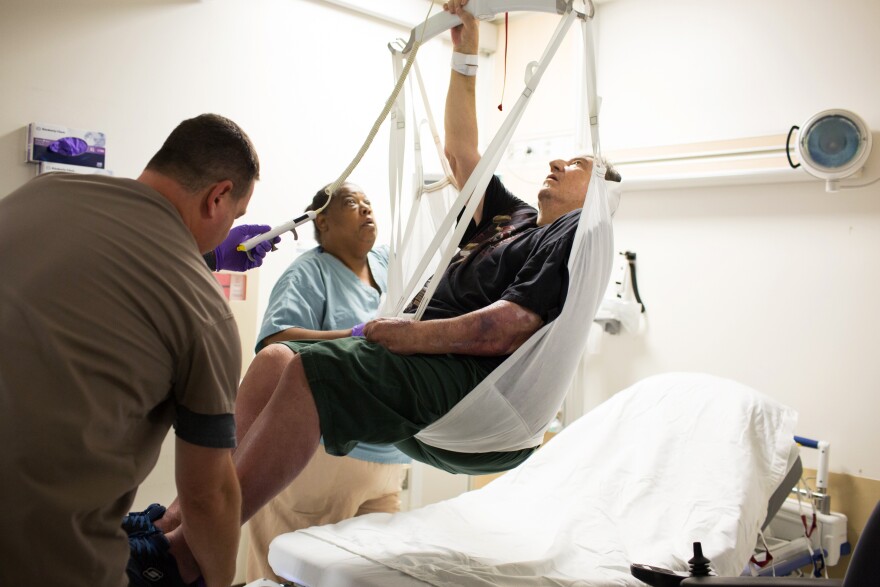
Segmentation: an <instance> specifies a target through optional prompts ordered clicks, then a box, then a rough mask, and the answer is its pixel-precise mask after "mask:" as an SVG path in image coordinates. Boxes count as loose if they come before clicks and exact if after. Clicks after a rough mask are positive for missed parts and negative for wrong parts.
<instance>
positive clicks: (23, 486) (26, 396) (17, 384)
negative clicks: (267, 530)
mask: <svg viewBox="0 0 880 587" xmlns="http://www.w3.org/2000/svg"><path fill="white" fill-rule="evenodd" d="M240 363H241V351H240V342H239V337H238V331H237V328H236V325H235V322H234V320H233V317H232V313H231V311H230V309H229V305H228V304H227V303H226V301H225V300H224V299H223V296H222V294H221V293H220V289H219V287H218V285H217V283H216V281H215V280H214V278H213V276H212V275H211V272H210V271H209V270H208V268H207V267H206V265H205V263H204V260H203V259H202V256H201V254H200V253H199V251H198V250H197V246H196V242H195V239H194V238H193V236H192V234H191V233H190V232H189V230H188V229H187V228H186V226H185V225H184V224H183V222H182V220H181V218H180V215H179V214H178V212H177V210H176V209H175V208H174V207H173V206H172V205H171V203H170V202H169V201H168V200H166V199H165V198H164V197H162V196H161V195H160V194H159V193H157V192H155V191H154V190H152V189H151V188H149V187H147V186H145V185H143V184H141V183H139V182H137V181H134V180H130V179H119V178H112V177H104V176H93V175H72V174H48V175H44V176H40V177H37V178H36V179H34V180H32V181H30V182H29V183H27V184H26V185H25V186H23V187H22V188H20V189H18V190H16V191H15V192H13V193H12V194H10V195H9V196H7V197H6V198H3V199H2V200H0V585H4V586H5V585H25V584H45V585H66V586H80V585H82V586H83V587H85V586H88V587H104V586H106V587H121V586H123V585H127V584H128V582H127V580H126V578H125V564H126V561H127V559H128V543H127V540H126V538H125V535H124V532H123V531H122V530H121V528H120V523H121V520H122V516H123V515H124V514H125V513H127V512H128V510H129V509H130V507H131V504H132V500H133V498H134V494H135V490H136V489H137V487H138V485H139V484H140V483H141V482H142V481H143V480H144V478H145V477H146V476H147V474H148V473H149V472H150V470H151V469H152V468H153V466H154V465H155V463H156V459H157V458H158V456H159V449H160V445H161V443H162V440H163V439H164V437H165V436H166V434H167V432H168V428H169V426H170V425H171V424H172V422H173V423H174V425H175V429H176V433H177V435H178V437H180V438H182V439H183V440H186V441H188V442H191V443H193V444H199V445H203V446H209V447H218V448H221V447H232V446H234V442H235V424H234V420H233V416H232V412H233V406H234V398H235V393H236V389H237V384H238V378H239V375H240V370H241V364H240Z"/></svg>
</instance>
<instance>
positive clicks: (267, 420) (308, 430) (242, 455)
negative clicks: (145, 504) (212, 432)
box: [166, 345, 320, 582]
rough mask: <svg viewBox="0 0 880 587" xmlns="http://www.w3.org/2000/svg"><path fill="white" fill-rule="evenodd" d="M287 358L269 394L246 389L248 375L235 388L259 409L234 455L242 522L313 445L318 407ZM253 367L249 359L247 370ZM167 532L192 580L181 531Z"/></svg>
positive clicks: (297, 366) (297, 365)
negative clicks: (240, 384)
mask: <svg viewBox="0 0 880 587" xmlns="http://www.w3.org/2000/svg"><path fill="white" fill-rule="evenodd" d="M273 346H280V345H273ZM284 348H286V347H284ZM291 357H292V358H289V360H288V364H287V366H286V367H285V368H284V370H283V371H282V372H281V375H280V377H279V378H278V380H277V385H276V386H275V388H274V389H273V390H271V392H270V393H266V392H265V389H262V388H254V389H253V390H251V389H245V383H246V382H247V379H248V378H247V377H246V378H245V381H243V382H242V388H241V389H240V391H239V393H240V394H241V393H247V394H250V393H251V392H252V391H253V392H254V394H253V395H250V397H251V398H253V399H254V406H246V407H245V406H243V407H244V409H245V410H246V411H247V410H251V409H252V408H254V409H255V410H256V412H258V413H259V415H257V416H255V417H252V419H251V421H250V424H249V425H248V426H247V428H246V430H245V431H244V433H243V436H242V437H241V441H240V442H239V445H238V448H237V449H236V451H235V454H234V456H233V460H234V461H235V468H236V473H237V474H238V480H239V483H240V484H241V500H242V506H241V509H242V511H241V522H242V523H244V522H246V521H247V520H249V519H250V518H251V516H253V515H254V514H255V513H256V512H257V510H259V509H260V508H261V507H262V506H263V505H264V504H265V503H267V502H268V501H269V500H270V499H271V498H273V497H274V496H275V495H277V494H278V493H279V492H280V491H281V490H282V489H284V488H285V487H287V485H288V484H290V482H291V481H293V480H294V479H295V478H296V477H297V475H299V474H300V472H302V470H303V468H304V467H305V466H306V464H307V463H308V462H309V460H310V459H311V458H312V456H313V455H314V453H315V450H317V448H318V441H319V439H320V427H319V424H318V410H317V407H316V406H315V401H314V399H313V398H312V392H311V388H310V386H309V382H308V380H307V379H306V376H305V371H304V370H303V366H302V361H301V360H300V358H299V356H298V355H293V353H291ZM254 363H255V364H256V359H255V360H254ZM257 367H259V365H257ZM253 370H254V365H253V364H252V365H251V369H249V370H248V374H250V372H251V371H253ZM258 377H259V375H254V377H253V378H252V380H254V381H257V378H258ZM264 399H265V402H264V403H263V400H264ZM242 402H244V403H247V399H246V397H244V396H243V397H242ZM238 405H239V404H238V403H237V404H236V409H238ZM259 405H262V406H263V407H262V409H256V406H259ZM245 417H247V416H245ZM166 537H167V538H168V540H169V542H170V543H171V548H170V552H171V554H172V555H173V556H174V558H175V559H176V560H177V564H178V568H179V570H180V574H181V577H182V578H183V580H184V581H187V582H192V581H194V580H195V579H196V578H198V575H199V570H198V567H197V565H196V563H195V560H194V559H193V557H192V553H191V552H190V550H189V546H188V545H187V544H186V539H185V538H184V536H183V532H182V530H181V529H180V528H177V529H175V530H173V531H171V532H169V533H167V534H166Z"/></svg>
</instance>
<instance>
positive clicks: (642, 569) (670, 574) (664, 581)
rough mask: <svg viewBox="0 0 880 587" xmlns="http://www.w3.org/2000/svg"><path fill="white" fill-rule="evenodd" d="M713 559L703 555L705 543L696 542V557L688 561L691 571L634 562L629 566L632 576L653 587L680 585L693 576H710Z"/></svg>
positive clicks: (676, 586)
mask: <svg viewBox="0 0 880 587" xmlns="http://www.w3.org/2000/svg"><path fill="white" fill-rule="evenodd" d="M710 562H711V561H710V560H709V559H707V558H706V557H705V556H703V545H702V544H701V543H699V542H694V557H693V558H692V559H691V560H689V561H688V567H690V572H689V573H683V572H678V571H670V570H669V569H663V568H660V567H652V566H651V565H643V564H639V563H633V564H631V565H630V566H629V572H630V573H632V576H633V577H635V578H636V579H638V580H639V581H642V582H644V583H647V584H648V585H651V586H652V587H678V586H679V585H681V582H682V581H684V580H685V579H689V578H691V577H708V576H710V575H711V573H712V571H711V569H710V568H709V563H710Z"/></svg>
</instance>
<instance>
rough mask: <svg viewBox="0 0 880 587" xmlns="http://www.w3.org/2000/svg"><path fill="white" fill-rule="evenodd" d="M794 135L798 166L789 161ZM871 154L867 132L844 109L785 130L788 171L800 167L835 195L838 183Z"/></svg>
mask: <svg viewBox="0 0 880 587" xmlns="http://www.w3.org/2000/svg"><path fill="white" fill-rule="evenodd" d="M795 130H800V132H799V133H798V138H797V144H796V145H795V152H796V153H797V156H798V159H799V160H800V163H798V164H797V165H795V164H794V163H793V162H792V160H791V151H790V149H791V146H790V145H791V135H792V133H793V132H794V131H795ZM870 153H871V129H869V128H868V126H867V125H866V124H865V121H863V120H862V119H861V118H859V117H858V116H857V115H855V114H854V113H852V112H850V111H848V110H839V109H838V110H825V111H823V112H819V113H818V114H816V115H814V116H812V117H811V118H810V119H808V120H807V121H806V122H805V123H804V124H803V125H801V126H800V127H798V126H793V127H791V130H789V131H788V138H787V139H786V142H785V155H786V157H788V164H789V165H791V167H792V169H796V168H798V167H800V166H801V165H803V167H804V169H805V170H806V171H807V173H809V174H810V175H814V176H816V177H818V178H819V179H824V180H825V190H826V191H829V192H836V191H837V190H838V182H839V180H841V179H845V178H847V177H850V176H851V175H853V174H854V173H856V172H858V171H859V170H860V169H861V168H862V167H863V166H864V165H865V161H867V160H868V155H869V154H870Z"/></svg>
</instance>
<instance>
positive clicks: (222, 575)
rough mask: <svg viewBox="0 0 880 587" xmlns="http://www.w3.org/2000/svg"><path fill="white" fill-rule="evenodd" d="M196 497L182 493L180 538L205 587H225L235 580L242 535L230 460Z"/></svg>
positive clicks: (238, 497) (239, 505)
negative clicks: (193, 560)
mask: <svg viewBox="0 0 880 587" xmlns="http://www.w3.org/2000/svg"><path fill="white" fill-rule="evenodd" d="M203 483H204V484H205V485H206V486H209V487H210V489H206V490H205V491H204V492H201V493H200V494H199V495H197V496H191V495H187V494H185V493H181V494H180V495H179V496H178V497H179V501H180V508H181V512H182V522H183V523H182V526H183V535H184V537H185V538H186V542H187V544H188V545H189V548H190V550H191V552H192V554H193V557H194V558H195V560H196V563H197V564H198V566H199V569H201V572H202V577H203V578H204V579H205V583H206V584H207V586H208V587H228V586H229V585H231V584H232V583H233V581H234V579H235V561H236V557H237V553H238V547H239V537H240V532H241V491H240V489H239V484H238V478H237V477H236V475H235V467H234V466H233V464H232V458H231V457H230V458H229V464H228V467H224V471H223V473H222V475H220V476H219V477H218V476H214V477H213V478H211V479H204V480H203Z"/></svg>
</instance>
